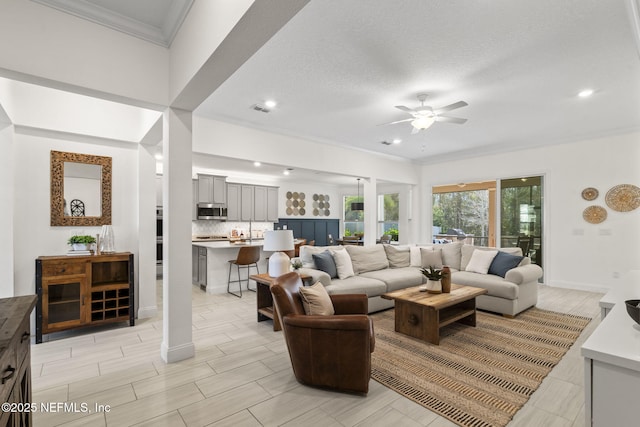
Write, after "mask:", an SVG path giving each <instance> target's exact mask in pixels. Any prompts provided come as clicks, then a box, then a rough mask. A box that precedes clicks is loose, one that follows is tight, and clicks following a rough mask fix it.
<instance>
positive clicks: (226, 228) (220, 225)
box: [191, 220, 273, 237]
mask: <svg viewBox="0 0 640 427" xmlns="http://www.w3.org/2000/svg"><path fill="white" fill-rule="evenodd" d="M233 229H241V230H244V231H245V232H246V234H247V235H248V233H249V223H248V222H232V221H211V220H199V221H191V234H192V235H194V236H213V235H229V234H231V230H233ZM265 230H273V223H272V222H252V223H251V231H252V232H253V236H254V237H261V235H262V233H263V232H264V231H265ZM258 235H260V236H258Z"/></svg>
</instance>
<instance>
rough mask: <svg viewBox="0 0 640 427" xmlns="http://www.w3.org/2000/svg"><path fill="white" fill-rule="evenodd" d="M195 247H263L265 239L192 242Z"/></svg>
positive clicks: (296, 242) (295, 241)
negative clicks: (242, 241) (241, 241)
mask: <svg viewBox="0 0 640 427" xmlns="http://www.w3.org/2000/svg"><path fill="white" fill-rule="evenodd" d="M293 242H294V244H298V243H299V242H300V240H294V241H293ZM191 244H192V245H193V246H201V247H204V248H209V249H227V248H241V247H243V246H262V245H263V244H264V239H253V240H252V241H251V242H250V241H249V240H247V241H245V242H244V243H240V242H229V241H226V242H220V241H217V242H216V241H214V242H212V241H204V242H202V241H197V242H191Z"/></svg>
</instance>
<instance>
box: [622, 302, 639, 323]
mask: <svg viewBox="0 0 640 427" xmlns="http://www.w3.org/2000/svg"><path fill="white" fill-rule="evenodd" d="M624 304H625V305H626V306H627V313H629V316H631V318H632V319H633V320H635V322H636V323H637V324H638V325H640V299H630V300H626V301H625V302H624Z"/></svg>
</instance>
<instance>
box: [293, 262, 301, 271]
mask: <svg viewBox="0 0 640 427" xmlns="http://www.w3.org/2000/svg"><path fill="white" fill-rule="evenodd" d="M291 267H293V270H294V271H298V269H300V268H302V261H300V260H299V259H294V260H291Z"/></svg>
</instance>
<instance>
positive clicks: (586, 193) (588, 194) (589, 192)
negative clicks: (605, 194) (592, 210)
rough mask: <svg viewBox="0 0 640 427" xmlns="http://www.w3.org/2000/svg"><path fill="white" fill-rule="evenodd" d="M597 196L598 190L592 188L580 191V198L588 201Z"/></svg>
mask: <svg viewBox="0 0 640 427" xmlns="http://www.w3.org/2000/svg"><path fill="white" fill-rule="evenodd" d="M599 194H600V193H599V192H598V190H597V189H595V188H593V187H587V188H585V189H584V190H582V198H583V199H585V200H588V201H591V200H595V199H597V198H598V195H599Z"/></svg>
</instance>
